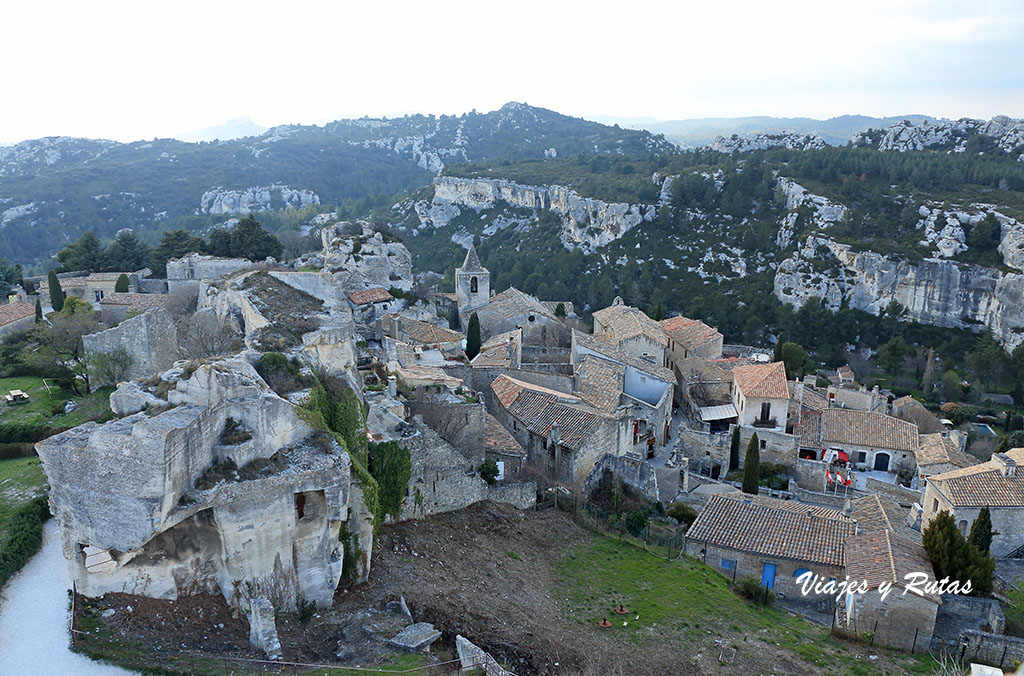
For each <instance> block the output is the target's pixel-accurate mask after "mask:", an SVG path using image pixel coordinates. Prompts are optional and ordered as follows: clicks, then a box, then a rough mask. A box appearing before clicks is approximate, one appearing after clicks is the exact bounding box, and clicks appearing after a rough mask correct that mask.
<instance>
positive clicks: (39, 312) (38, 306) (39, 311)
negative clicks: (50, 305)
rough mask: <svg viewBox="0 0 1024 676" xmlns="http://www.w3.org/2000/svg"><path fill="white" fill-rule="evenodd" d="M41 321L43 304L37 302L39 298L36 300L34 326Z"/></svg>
mask: <svg viewBox="0 0 1024 676" xmlns="http://www.w3.org/2000/svg"><path fill="white" fill-rule="evenodd" d="M42 321H43V304H42V303H40V302H39V298H38V297H37V298H36V324H38V323H40V322H42Z"/></svg>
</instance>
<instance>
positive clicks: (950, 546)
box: [921, 511, 995, 596]
mask: <svg viewBox="0 0 1024 676" xmlns="http://www.w3.org/2000/svg"><path fill="white" fill-rule="evenodd" d="M979 519H980V515H979ZM990 523H991V520H990ZM972 532H973V528H972ZM979 537H980V536H979ZM990 537H991V535H990ZM921 543H922V544H923V545H924V551H925V553H926V554H928V558H929V559H930V560H931V562H932V566H933V567H934V568H935V571H934V572H935V577H936V578H937V579H941V578H943V577H948V578H949V579H950V580H958V581H960V582H961V583H965V582H967V581H968V580H970V581H971V588H972V589H971V594H973V595H975V596H983V595H986V594H988V593H990V592H991V591H992V575H993V572H994V571H995V559H993V558H992V556H991V555H988V554H986V553H984V552H982V551H981V550H980V549H979V548H978V547H977V546H975V545H974V544H971V543H970V542H968V541H967V539H966V538H964V536H963V535H962V534H961V533H960V531H959V530H957V527H956V522H955V521H954V519H953V515H952V514H950V513H949V512H946V511H942V512H939V513H938V514H936V515H935V518H934V519H932V521H931V523H929V524H928V527H927V528H925V529H924V533H922V536H921Z"/></svg>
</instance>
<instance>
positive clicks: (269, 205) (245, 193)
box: [199, 183, 320, 216]
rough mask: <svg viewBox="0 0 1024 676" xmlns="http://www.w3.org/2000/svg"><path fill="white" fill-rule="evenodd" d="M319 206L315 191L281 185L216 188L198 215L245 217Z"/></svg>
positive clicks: (206, 196) (203, 200)
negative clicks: (236, 188)
mask: <svg viewBox="0 0 1024 676" xmlns="http://www.w3.org/2000/svg"><path fill="white" fill-rule="evenodd" d="M311 204H320V196H319V195H317V194H316V193H315V192H313V191H312V190H301V189H296V188H290V187H288V186H286V185H284V184H282V183H274V184H272V185H256V186H252V187H249V188H246V189H244V190H227V189H224V188H213V189H211V190H207V191H206V192H205V193H203V196H202V198H201V199H200V200H199V211H200V212H202V213H204V214H230V215H232V216H234V215H239V216H245V215H246V214H251V213H253V212H256V211H271V210H273V209H278V208H284V207H289V206H290V207H295V208H301V207H305V206H309V205H311Z"/></svg>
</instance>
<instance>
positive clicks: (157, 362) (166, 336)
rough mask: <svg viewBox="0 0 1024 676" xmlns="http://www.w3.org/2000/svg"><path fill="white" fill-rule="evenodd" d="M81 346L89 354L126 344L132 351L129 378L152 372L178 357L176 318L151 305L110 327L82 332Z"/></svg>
mask: <svg viewBox="0 0 1024 676" xmlns="http://www.w3.org/2000/svg"><path fill="white" fill-rule="evenodd" d="M82 347H83V348H84V349H85V353H86V354H87V355H90V356H93V355H96V354H99V353H109V352H112V351H113V350H115V349H117V348H119V347H124V348H125V349H126V350H127V352H128V354H129V355H131V364H130V366H129V368H128V371H127V372H126V373H125V377H126V378H145V377H147V376H151V375H153V374H154V373H157V372H158V371H162V370H164V369H166V368H168V367H169V366H170V365H171V364H173V363H174V362H175V360H177V359H178V338H177V332H176V328H175V325H174V320H173V319H172V318H171V315H170V314H169V313H168V312H167V311H166V310H164V309H163V308H152V309H150V310H147V311H146V312H144V313H143V314H141V315H139V316H137V317H132V318H131V319H126V320H125V321H123V322H121V323H120V324H118V325H117V326H115V327H113V328H111V329H107V330H106V331H99V332H98V333H93V334H91V335H88V336H83V337H82Z"/></svg>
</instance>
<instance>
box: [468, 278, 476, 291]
mask: <svg viewBox="0 0 1024 676" xmlns="http://www.w3.org/2000/svg"><path fill="white" fill-rule="evenodd" d="M476 290H477V284H476V277H470V278H469V292H470V293H476Z"/></svg>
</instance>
